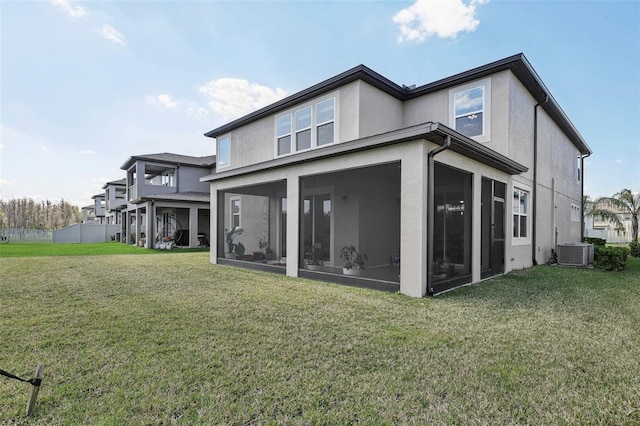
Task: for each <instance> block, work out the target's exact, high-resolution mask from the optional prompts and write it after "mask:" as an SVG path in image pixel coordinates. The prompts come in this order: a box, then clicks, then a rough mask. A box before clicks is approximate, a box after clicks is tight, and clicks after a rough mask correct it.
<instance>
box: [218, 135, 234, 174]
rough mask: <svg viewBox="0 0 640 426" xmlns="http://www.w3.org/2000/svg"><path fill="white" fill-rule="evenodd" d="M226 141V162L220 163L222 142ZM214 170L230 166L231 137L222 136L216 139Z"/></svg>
mask: <svg viewBox="0 0 640 426" xmlns="http://www.w3.org/2000/svg"><path fill="white" fill-rule="evenodd" d="M225 140H226V141H227V146H226V150H227V161H224V162H223V161H222V159H221V158H222V156H221V155H220V153H221V152H222V149H221V146H222V142H223V141H225ZM216 144H217V147H216V170H218V169H224V168H226V167H229V166H230V165H231V135H224V136H221V137H219V138H217V139H216Z"/></svg>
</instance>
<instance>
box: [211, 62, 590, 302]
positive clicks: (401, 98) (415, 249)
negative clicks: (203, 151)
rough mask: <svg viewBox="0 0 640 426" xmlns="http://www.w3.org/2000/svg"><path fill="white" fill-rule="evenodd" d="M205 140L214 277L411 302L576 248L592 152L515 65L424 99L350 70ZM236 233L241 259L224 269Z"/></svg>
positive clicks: (434, 88) (452, 82)
mask: <svg viewBox="0 0 640 426" xmlns="http://www.w3.org/2000/svg"><path fill="white" fill-rule="evenodd" d="M206 136H209V137H212V138H215V139H216V144H217V151H216V153H217V157H218V162H217V167H216V169H215V171H213V172H212V173H211V174H210V175H209V176H206V177H204V178H203V179H202V181H203V182H208V183H209V184H210V185H211V189H210V192H211V213H212V214H211V262H212V263H225V264H233V265H238V266H246V267H252V268H259V269H263V270H269V271H273V272H279V273H283V274H284V273H286V274H287V275H289V276H293V277H296V276H297V277H307V278H315V279H320V280H326V281H335V282H341V283H345V284H352V285H364V286H369V287H374V288H380V289H386V290H391V291H397V290H399V291H400V292H402V293H404V294H407V295H410V296H418V297H420V296H424V295H425V294H437V293H439V292H442V291H445V290H447V289H450V288H453V287H455V286H459V285H464V284H468V283H475V282H479V281H481V280H482V279H484V278H488V277H491V276H494V275H498V274H503V273H505V272H508V271H511V270H514V269H521V268H527V267H530V266H532V265H533V264H537V263H544V262H546V261H547V260H548V259H549V258H550V257H551V256H552V249H554V247H555V246H556V244H558V243H572V242H579V241H580V240H581V235H580V234H581V220H580V218H581V217H582V216H581V200H582V192H583V191H582V181H583V180H582V170H583V167H582V162H583V161H582V158H583V157H585V156H587V155H589V154H591V149H590V148H589V146H588V145H587V143H586V142H585V141H584V139H583V138H582V137H581V136H580V134H579V133H578V131H577V130H576V129H575V127H574V126H573V124H572V123H571V122H570V121H569V119H568V117H567V116H566V115H565V113H564V112H563V111H562V109H561V108H560V107H559V105H558V104H557V102H556V101H555V100H554V98H553V97H552V96H551V94H550V93H549V91H548V89H547V88H546V86H545V85H544V83H543V82H542V81H541V79H540V78H539V77H538V75H537V74H536V72H535V71H534V70H533V68H532V66H531V65H530V64H529V62H528V61H527V59H526V58H525V57H524V55H522V54H518V55H515V56H511V57H508V58H505V59H502V60H499V61H496V62H493V63H490V64H487V65H484V66H481V67H479V68H475V69H472V70H469V71H465V72H463V73H460V74H457V75H454V76H451V77H448V78H445V79H443V80H439V81H436V82H434V83H430V84H427V85H424V86H420V87H415V86H411V87H407V86H400V85H397V84H395V83H393V82H392V81H390V80H388V79H387V78H385V77H383V76H381V75H380V74H378V73H376V72H374V71H372V70H371V69H369V68H367V67H365V66H363V65H360V66H357V67H355V68H353V69H350V70H348V71H346V72H344V73H342V74H339V75H336V76H335V77H332V78H330V79H328V80H326V81H323V82H321V83H319V84H316V85H314V86H311V87H309V88H308V89H305V90H303V91H301V92H299V93H296V94H294V95H292V96H289V97H287V98H285V99H283V100H281V101H278V102H276V103H274V104H272V105H269V106H267V107H265V108H262V109H260V110H258V111H255V112H253V113H251V114H249V115H247V116H245V117H242V118H240V119H237V120H235V121H232V122H230V123H228V124H225V125H223V126H221V127H218V128H216V129H214V130H212V131H210V132H208V133H206ZM574 216H575V217H574ZM234 225H238V226H239V227H240V228H242V230H243V232H242V234H239V235H236V238H235V240H234V243H241V244H243V246H244V247H245V248H246V254H245V255H244V256H242V257H241V258H236V259H227V258H226V257H237V256H233V255H228V254H227V253H226V252H228V251H229V248H228V245H227V244H225V235H226V234H227V232H228V231H229V230H230V229H232V228H233V226H234ZM260 241H263V242H268V246H269V248H270V249H271V251H272V253H273V255H272V260H269V259H266V256H260V254H259V253H256V254H255V255H253V256H252V255H251V254H252V253H253V251H254V250H256V251H258V250H259V242H260ZM350 245H354V246H355V247H356V248H357V249H358V250H359V251H360V253H363V254H366V255H367V258H368V260H367V261H366V264H365V268H366V269H365V270H364V273H363V276H362V277H352V276H348V275H343V273H342V266H343V265H342V259H341V258H340V254H341V248H342V247H344V246H350ZM312 263H315V264H318V263H322V266H321V268H320V270H311V269H312V268H311V267H310V265H311V264H312ZM313 269H318V267H317V266H315V267H314V268H313Z"/></svg>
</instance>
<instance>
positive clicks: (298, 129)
mask: <svg viewBox="0 0 640 426" xmlns="http://www.w3.org/2000/svg"><path fill="white" fill-rule="evenodd" d="M335 122H336V98H329V99H325V100H323V101H321V102H318V103H316V104H315V105H309V106H306V107H304V108H301V109H299V110H296V111H293V112H290V113H287V114H286V115H282V116H280V117H277V118H276V156H278V157H279V156H282V155H288V154H292V153H295V152H299V151H305V150H308V149H313V148H318V147H321V146H323V145H329V144H332V143H334V142H335V141H336V136H335V134H336V133H335V132H336V125H335Z"/></svg>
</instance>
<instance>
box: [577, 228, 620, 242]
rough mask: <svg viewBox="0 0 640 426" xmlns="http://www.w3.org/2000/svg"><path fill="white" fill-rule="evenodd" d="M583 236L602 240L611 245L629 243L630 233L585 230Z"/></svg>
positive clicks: (611, 230)
mask: <svg viewBox="0 0 640 426" xmlns="http://www.w3.org/2000/svg"><path fill="white" fill-rule="evenodd" d="M584 236H585V237H591V238H602V239H604V240H607V242H608V243H613V244H620V243H630V242H631V232H624V231H616V230H615V229H587V230H586V232H585V234H584Z"/></svg>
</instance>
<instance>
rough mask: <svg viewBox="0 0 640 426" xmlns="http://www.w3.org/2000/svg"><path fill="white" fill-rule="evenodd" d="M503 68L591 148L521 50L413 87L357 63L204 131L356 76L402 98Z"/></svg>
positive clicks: (237, 123) (233, 125) (578, 142)
mask: <svg viewBox="0 0 640 426" xmlns="http://www.w3.org/2000/svg"><path fill="white" fill-rule="evenodd" d="M504 70H511V72H513V74H514V75H515V76H516V77H517V78H518V80H520V82H521V83H522V84H523V85H524V87H526V88H527V90H528V91H529V93H531V95H532V96H533V97H534V99H535V100H536V101H537V102H539V103H541V104H542V105H541V107H542V108H543V109H544V110H545V112H546V113H547V114H549V116H550V117H551V118H552V119H553V120H554V122H555V123H556V124H557V125H558V127H559V128H560V129H561V130H562V131H563V132H564V134H565V135H566V136H567V137H568V138H569V140H570V141H571V142H572V143H573V145H574V146H575V147H576V148H577V149H578V150H579V151H580V153H581V154H591V152H592V151H591V148H590V147H589V145H588V144H587V142H586V141H585V140H584V139H583V138H582V136H581V135H580V133H579V132H578V130H577V129H576V128H575V126H574V125H573V123H571V121H570V120H569V118H568V117H567V115H566V114H565V113H564V111H563V110H562V108H560V105H558V103H557V102H556V100H555V99H554V98H553V96H552V95H551V93H550V92H549V89H547V87H546V86H545V85H544V83H543V82H542V80H541V79H540V77H539V76H538V74H537V73H536V72H535V70H534V69H533V67H532V66H531V64H530V63H529V61H528V60H527V58H526V57H525V56H524V54H523V53H518V54H516V55H513V56H510V57H508V58H504V59H500V60H498V61H495V62H491V63H489V64H486V65H483V66H480V67H477V68H473V69H471V70H468V71H464V72H462V73H459V74H455V75H452V76H450V77H447V78H444V79H441V80H437V81H435V82H433V83H429V84H425V85H423V86H420V87H416V88H409V87H406V86H399V85H397V84H396V83H394V82H392V81H391V80H389V79H388V78H386V77H384V76H382V75H380V74H378V73H377V72H375V71H373V70H372V69H370V68H368V67H366V66H365V65H358V66H356V67H354V68H351V69H350V70H347V71H345V72H343V73H341V74H338V75H336V76H334V77H331V78H330V79H328V80H325V81H323V82H321V83H318V84H316V85H313V86H311V87H309V88H307V89H305V90H302V91H300V92H298V93H295V94H293V95H291V96H288V97H286V98H284V99H282V100H280V101H278V102H275V103H273V104H271V105H268V106H266V107H264V108H261V109H259V110H257V111H254V112H252V113H250V114H247V115H246V116H244V117H241V118H239V119H237V120H234V121H231V122H229V123H227V124H225V125H223V126H220V127H218V128H216V129H213V130H211V131H209V132H207V133H205V134H204V135H205V136H208V137H213V138H215V137H217V136H220V135H222V134H224V133H227V132H230V131H231V130H234V129H237V128H238V127H241V126H244V125H246V124H249V123H251V122H253V121H255V120H258V119H260V118H264V117H266V116H269V115H271V114H275V113H277V112H279V111H282V110H285V109H288V108H290V107H292V106H293V105H295V104H298V103H302V102H305V101H307V100H309V99H312V98H315V97H317V96H319V95H321V94H323V93H326V92H330V91H332V90H335V89H337V88H338V87H341V86H344V85H345V84H348V83H351V82H353V81H356V80H362V81H364V82H366V83H368V84H370V85H372V86H374V87H376V88H378V89H380V90H382V91H383V92H385V93H387V94H389V95H391V96H393V97H395V98H396V99H399V100H401V101H406V100H409V99H413V98H416V97H419V96H423V95H426V94H428V93H432V92H435V91H438V90H443V89H448V88H451V87H455V86H458V85H461V84H464V83H467V82H470V81H473V80H477V79H480V78H483V77H486V76H489V75H491V74H495V73H498V72H501V71H504Z"/></svg>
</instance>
